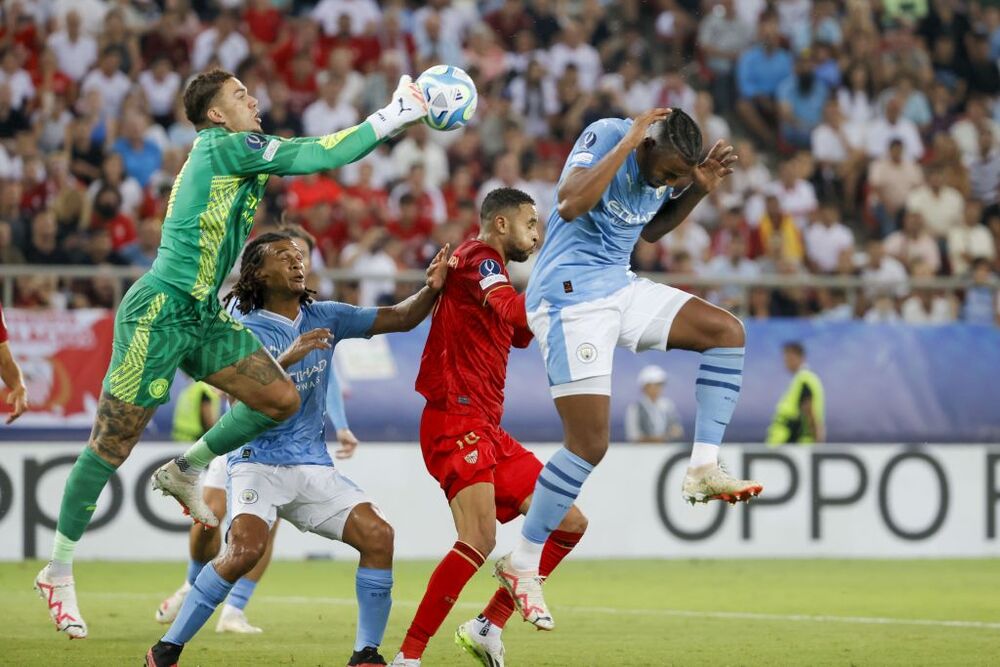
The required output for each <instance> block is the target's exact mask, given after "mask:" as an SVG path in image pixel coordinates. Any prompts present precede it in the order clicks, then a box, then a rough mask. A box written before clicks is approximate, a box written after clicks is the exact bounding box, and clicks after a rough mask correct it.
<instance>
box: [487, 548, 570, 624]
mask: <svg viewBox="0 0 1000 667" xmlns="http://www.w3.org/2000/svg"><path fill="white" fill-rule="evenodd" d="M493 576H495V577H496V578H497V581H499V582H500V585H501V586H503V587H504V588H505V589H506V590H507V592H508V593H510V596H511V597H512V598H514V606H515V607H516V608H517V610H518V611H519V612H520V613H521V618H523V619H524V620H526V621H527V622H528V623H531V624H532V625H534V626H535V627H536V628H538V629H539V630H551V629H552V628H554V627H556V623H555V621H554V620H552V613H551V612H550V611H549V608H548V605H546V604H545V598H544V597H542V581H543V579H542V577H540V576H538V572H519V571H517V570H515V569H514V567H513V566H512V565H511V563H510V554H507V555H506V556H504V557H503V558H501V559H500V560H498V561H497V564H496V567H495V568H493Z"/></svg>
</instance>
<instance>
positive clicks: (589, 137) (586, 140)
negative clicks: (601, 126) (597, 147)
mask: <svg viewBox="0 0 1000 667" xmlns="http://www.w3.org/2000/svg"><path fill="white" fill-rule="evenodd" d="M596 142H597V135H596V134H595V133H594V132H592V131H587V132H584V133H583V137H581V139H580V145H582V146H583V147H584V148H590V147H591V146H593V145H594V144H595V143H596Z"/></svg>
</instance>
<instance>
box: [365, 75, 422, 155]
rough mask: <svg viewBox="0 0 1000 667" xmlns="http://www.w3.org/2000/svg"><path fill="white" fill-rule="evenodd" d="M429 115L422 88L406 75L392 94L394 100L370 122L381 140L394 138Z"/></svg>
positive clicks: (371, 118)
mask: <svg viewBox="0 0 1000 667" xmlns="http://www.w3.org/2000/svg"><path fill="white" fill-rule="evenodd" d="M426 115H427V101H426V100H424V94H423V92H422V91H421V90H420V86H418V85H417V84H415V83H413V80H412V79H410V77H409V76H408V75H406V74H404V75H403V76H401V77H399V85H398V86H396V90H395V91H394V92H393V93H392V100H391V101H390V102H389V104H387V105H386V106H384V107H382V108H381V109H379V110H378V111H376V112H375V113H373V114H372V115H371V116H368V122H369V123H371V125H372V127H373V128H374V129H375V134H376V136H378V138H379V139H385V138H386V137H392V136H395V135H397V134H399V133H400V132H402V131H403V130H404V129H406V128H407V127H409V126H410V125H413V124H414V123H418V122H420V121H422V120H423V119H424V117H425V116H426Z"/></svg>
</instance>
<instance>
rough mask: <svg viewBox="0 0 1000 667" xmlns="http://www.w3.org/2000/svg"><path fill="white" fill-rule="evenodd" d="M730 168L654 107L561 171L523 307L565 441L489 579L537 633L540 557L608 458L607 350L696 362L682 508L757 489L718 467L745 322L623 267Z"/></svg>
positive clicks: (686, 121) (584, 143) (587, 137)
mask: <svg viewBox="0 0 1000 667" xmlns="http://www.w3.org/2000/svg"><path fill="white" fill-rule="evenodd" d="M735 162H736V156H735V155H734V154H733V148H732V146H730V145H729V144H727V143H726V142H724V141H719V142H717V143H716V144H715V145H714V146H713V147H712V149H711V150H710V151H709V152H708V154H707V155H704V154H703V153H702V135H701V130H700V129H699V128H698V125H697V124H696V123H695V122H694V120H692V119H691V117H690V116H688V115H687V114H686V113H684V112H683V111H680V110H676V109H675V110H670V109H654V110H652V111H649V112H647V113H644V114H642V115H640V116H639V117H637V118H636V119H635V120H634V121H633V120H628V119H620V118H606V119H603V120H599V121H597V122H595V123H593V124H591V125H589V126H588V127H587V128H586V129H585V130H584V132H583V134H581V135H580V137H579V139H577V141H576V144H575V145H574V146H573V150H572V152H571V153H570V155H569V158H568V159H567V161H566V165H565V167H564V168H563V171H562V175H561V176H560V179H559V186H558V187H559V189H558V204H557V206H556V207H555V209H554V210H553V211H552V213H551V215H550V216H549V219H548V225H547V227H546V233H545V242H544V244H543V245H542V250H541V252H540V253H539V256H538V261H537V262H536V264H535V267H534V270H533V271H532V274H531V279H530V281H529V282H528V289H527V294H526V297H527V299H526V305H527V311H528V325H529V327H530V328H531V331H532V333H534V335H535V338H536V339H537V340H538V344H539V348H540V349H541V352H542V355H543V357H544V359H545V367H546V371H547V373H548V378H549V385H550V386H551V391H552V397H553V399H554V400H555V405H556V409H557V411H558V412H559V416H560V417H561V418H562V422H563V431H564V443H563V448H562V449H560V450H559V451H558V452H556V454H554V455H553V456H552V458H551V459H549V462H548V463H547V464H546V466H545V468H544V469H543V470H542V473H541V474H540V475H539V477H538V480H537V482H536V485H535V491H534V495H533V497H532V503H531V509H530V510H529V511H528V514H527V518H526V519H525V522H524V526H523V528H522V530H521V539H520V541H519V543H518V545H517V547H516V548H515V549H514V551H513V552H512V553H511V554H508V555H507V556H505V557H504V558H502V559H500V561H498V562H497V570H496V571H497V578H498V579H499V580H500V583H501V585H502V586H504V587H505V588H507V589H508V591H510V593H511V596H512V597H513V598H514V600H515V602H516V604H517V607H518V610H519V611H520V612H521V615H522V616H523V617H524V618H525V620H527V621H529V622H531V623H533V624H534V625H535V626H536V627H538V628H539V629H542V630H550V629H552V628H553V627H554V622H553V620H552V615H551V613H550V612H549V610H548V607H547V606H546V604H545V600H544V598H543V597H542V589H541V579H540V578H539V577H538V565H539V558H540V556H541V552H542V546H543V545H544V544H545V541H546V540H547V539H548V537H549V534H550V533H551V532H552V530H553V529H554V528H555V527H556V526H558V525H559V523H560V522H561V521H562V520H563V517H564V516H565V515H566V512H567V511H568V510H569V508H570V507H571V506H572V505H573V501H575V500H576V497H577V496H578V495H579V493H580V489H581V487H582V486H583V483H584V482H585V481H586V479H587V476H588V475H589V474H590V473H591V471H592V470H593V469H594V466H596V465H597V464H598V463H600V461H601V459H602V458H603V457H604V454H605V453H606V451H607V449H608V439H609V429H610V419H609V413H610V404H611V366H612V360H613V357H614V351H615V348H616V347H624V348H626V349H629V350H631V351H633V352H644V351H646V350H658V351H663V352H665V351H667V350H668V349H680V350H691V351H694V352H700V353H701V365H700V367H699V371H698V379H697V381H696V383H695V396H696V399H697V404H698V412H697V416H696V419H695V436H694V448H693V451H692V455H691V463H690V467H689V468H688V471H687V475H686V476H685V479H684V485H683V494H684V497H685V499H686V500H688V501H689V502H692V503H694V502H706V501H708V500H715V499H719V500H726V501H729V502H736V501H742V500H748V499H749V498H751V497H753V496H756V495H757V494H759V493H760V492H761V490H762V487H761V485H760V484H758V483H757V482H754V481H749V480H739V479H735V478H733V477H732V476H730V475H729V474H728V473H726V472H725V471H724V470H723V469H722V468H720V467H719V462H718V452H719V445H720V444H721V443H722V437H723V434H724V432H725V429H726V425H727V424H728V423H729V420H730V418H731V417H732V414H733V409H734V408H735V407H736V400H737V398H738V397H739V393H740V386H741V382H742V373H743V356H744V343H745V334H744V331H743V325H742V324H741V323H740V321H739V320H738V319H737V318H736V317H734V316H733V315H731V314H730V313H728V312H726V311H725V310H722V309H721V308H717V307H715V306H713V305H711V304H709V303H707V302H705V301H703V300H701V299H698V298H696V297H693V296H692V295H690V294H688V293H686V292H682V291H681V290H678V289H676V288H673V287H670V286H668V285H661V284H659V283H655V282H652V281H650V280H646V279H644V278H639V277H637V276H636V275H635V274H634V273H632V271H630V269H629V258H630V256H631V253H632V249H633V247H634V246H635V244H636V242H637V241H638V240H639V238H640V237H642V238H643V239H644V240H646V241H649V242H656V241H658V240H659V239H660V238H662V237H663V236H664V235H665V234H667V233H669V232H670V231H671V230H673V229H674V228H676V227H677V226H678V225H680V224H681V223H682V222H683V221H684V219H685V218H686V217H687V216H688V214H689V213H691V210H692V209H693V208H694V207H695V205H696V204H697V203H698V202H699V201H701V200H702V199H703V198H704V197H705V196H706V195H708V193H710V192H711V191H712V190H714V189H715V188H716V187H718V186H719V184H720V183H721V182H722V180H723V179H724V178H725V177H726V176H728V175H729V174H730V173H732V167H733V164H734V163H735Z"/></svg>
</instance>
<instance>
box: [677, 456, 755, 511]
mask: <svg viewBox="0 0 1000 667" xmlns="http://www.w3.org/2000/svg"><path fill="white" fill-rule="evenodd" d="M763 490H764V487H763V486H762V485H761V484H760V482H755V481H754V480H752V479H736V478H735V477H733V476H732V475H730V474H729V473H728V472H726V470H725V468H723V467H722V466H720V465H719V464H717V463H706V464H705V465H703V466H698V467H697V468H688V470H687V474H686V475H685V476H684V485H683V487H682V493H683V494H684V500H686V501H687V502H689V503H691V504H692V505H694V504H695V503H707V502H708V501H709V500H725V501H726V502H727V503H729V504H730V505H735V504H736V503H738V502H750V499H751V498H755V497H757V496H759V495H760V493H761V491H763Z"/></svg>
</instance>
